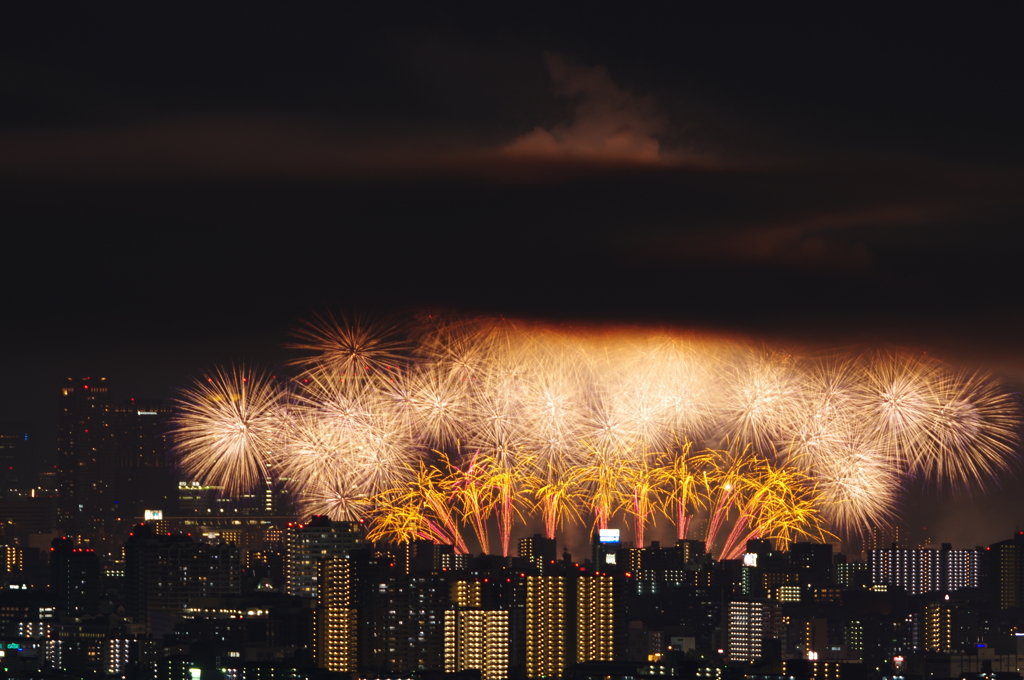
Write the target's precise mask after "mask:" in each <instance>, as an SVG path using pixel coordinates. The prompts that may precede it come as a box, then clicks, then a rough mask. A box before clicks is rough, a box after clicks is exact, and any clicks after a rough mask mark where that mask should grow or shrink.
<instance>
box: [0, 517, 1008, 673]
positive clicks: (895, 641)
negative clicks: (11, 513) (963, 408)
mask: <svg viewBox="0 0 1024 680" xmlns="http://www.w3.org/2000/svg"><path fill="white" fill-rule="evenodd" d="M280 521H281V524H280V525H279V526H277V527H269V528H268V527H263V528H262V529H259V530H256V529H251V530H245V531H241V530H240V531H238V532H235V533H232V532H231V531H228V530H224V531H222V532H221V533H219V534H215V533H213V532H206V533H200V534H191V535H190V534H189V533H187V532H184V533H183V532H180V531H177V530H175V529H174V528H173V527H169V526H163V525H166V524H167V523H168V522H167V520H161V521H159V522H150V523H148V524H141V525H137V526H136V527H134V528H133V530H132V531H131V532H130V535H128V536H126V537H125V538H124V541H123V543H122V546H121V551H122V554H123V561H122V562H120V563H116V564H113V565H112V564H110V563H109V559H108V558H106V557H103V556H102V555H101V554H100V553H98V552H97V551H95V550H93V549H92V548H89V547H83V546H81V545H79V544H77V543H76V542H75V541H74V539H73V538H70V537H68V538H60V539H58V540H55V541H54V542H53V545H52V548H51V549H50V550H49V551H48V553H47V555H48V562H49V569H48V570H47V572H46V575H45V576H44V578H42V579H39V578H36V579H30V578H25V577H26V576H27V574H26V573H25V569H24V568H23V567H21V568H20V571H19V567H18V565H17V562H16V561H15V562H13V563H12V565H11V566H10V567H9V568H8V571H7V573H6V576H5V583H4V584H3V585H4V588H3V590H2V591H0V635H2V636H3V639H2V640H0V644H2V645H3V651H4V656H3V659H4V664H5V666H4V667H6V668H8V669H9V670H8V671H7V673H9V675H8V677H30V676H31V677H69V676H70V677H90V676H97V677H98V676H100V675H105V676H109V677H132V678H164V677H183V678H191V677H224V678H256V677H260V678H263V677H275V678H277V677H282V678H284V677H287V678H320V677H324V678H326V677H352V676H353V675H355V676H357V677H366V678H412V677H419V678H428V677H435V676H436V677H440V675H441V674H444V673H447V674H462V675H461V677H467V678H468V677H479V678H481V680H506V679H509V680H512V679H527V678H594V679H595V680H597V679H599V678H600V679H601V680H607V679H608V678H616V679H619V678H621V679H623V680H625V679H626V678H638V677H685V678H694V679H697V678H739V677H746V678H757V679H760V678H764V679H765V680H769V679H770V680H783V679H785V678H794V679H795V678H808V679H811V678H815V679H817V680H832V679H837V680H844V679H848V678H852V679H854V680H857V679H861V678H863V679H867V678H878V679H879V680H881V678H897V677H902V678H919V679H920V680H933V679H935V678H972V679H973V678H978V679H979V680H983V676H987V679H988V680H993V679H995V680H998V679H999V678H1016V677H1017V676H1016V675H1014V674H1015V673H1019V670H1018V669H1019V668H1020V664H1021V663H1022V662H1024V648H1022V647H1024V645H1022V644H1021V641H1022V640H1024V635H1021V633H1024V619H1022V616H1024V612H1022V609H1021V606H1020V603H1019V600H1014V599H1013V598H1014V597H1016V595H1017V594H1019V592H1020V590H1019V588H1020V583H1021V577H1022V573H1021V572H1022V568H1021V567H1022V561H1021V559H1020V557H1021V549H1022V547H1024V534H1017V535H1015V536H1014V537H1012V538H1011V539H1009V540H1007V541H1003V542H1001V543H997V544H995V545H992V546H989V547H988V548H984V549H977V550H968V551H954V550H953V549H952V548H951V547H950V546H943V547H941V548H939V549H935V550H925V549H921V550H917V551H907V552H906V554H902V553H901V554H898V555H897V554H896V553H894V552H893V550H899V549H898V548H887V549H879V550H876V551H870V552H869V553H868V555H867V560H866V562H865V563H857V562H855V561H852V560H850V559H848V558H847V557H845V556H842V555H837V554H834V553H833V550H832V548H831V546H828V545H824V544H801V543H797V544H794V545H791V546H785V547H782V546H776V545H773V544H772V542H770V541H751V542H750V544H749V545H748V552H747V554H746V555H745V556H744V557H743V559H742V560H737V561H720V562H716V561H714V560H712V559H710V558H709V557H708V556H707V555H706V554H704V552H703V550H702V547H701V546H700V544H699V543H698V542H695V541H686V542H679V543H677V544H673V545H665V546H662V545H660V544H658V543H652V544H651V545H649V546H646V547H643V548H637V547H632V546H629V545H626V544H623V543H619V544H618V545H617V546H616V547H615V552H614V560H613V561H612V560H609V559H607V558H606V557H605V555H609V554H612V553H610V552H608V551H609V550H610V547H608V546H605V547H602V549H601V550H600V551H599V553H600V556H601V559H602V564H601V565H600V566H599V565H595V564H594V563H593V562H591V561H590V560H587V561H586V562H584V563H582V564H581V563H577V562H574V561H572V559H571V557H570V556H568V555H564V554H563V555H561V556H558V557H556V556H555V555H554V554H553V550H552V544H551V543H549V542H547V541H546V540H541V537H534V538H532V539H529V540H524V541H523V542H521V543H520V556H517V557H510V558H503V557H496V556H486V555H485V556H477V557H470V556H465V555H457V554H456V553H455V552H454V550H453V549H452V548H451V546H439V545H435V544H433V543H430V542H426V541H419V542H413V543H412V544H409V545H405V546H384V545H373V544H370V543H368V542H367V541H366V539H365V534H364V532H363V526H362V525H361V524H360V523H348V522H331V521H330V520H328V519H326V518H314V519H313V520H312V521H310V522H307V523H297V522H294V521H291V522H290V523H289V522H288V521H287V520H286V519H283V518H282V519H281V520H280ZM167 529H170V530H167ZM780 548H783V549H780ZM893 560H897V561H898V562H899V563H900V564H901V565H903V566H901V567H900V569H904V570H907V569H909V570H911V571H913V570H917V572H918V573H916V574H910V573H907V572H905V571H903V572H899V573H897V574H895V575H894V572H893V570H892V569H890V570H889V571H888V572H887V571H885V570H884V569H883V568H882V566H880V565H884V564H885V563H886V562H891V561H893ZM858 564H859V565H860V566H859V567H858V568H852V567H853V566H855V565H858ZM943 564H946V565H947V567H948V568H947V567H943V566H942V565H943ZM936 565H938V572H937V574H938V575H936V574H935V569H936ZM956 565H967V566H966V567H965V569H966V572H964V573H962V574H961V573H959V572H957V571H956V570H957V569H959V568H960V567H956ZM954 567H955V568H954ZM851 574H852V575H853V576H852V577H851ZM872 574H875V576H874V577H872ZM880 574H881V575H880ZM957 574H959V575H957ZM838 577H841V579H840V578H838ZM904 578H905V579H910V580H909V581H907V582H906V583H902V584H901V582H900V581H899V579H904ZM929 579H932V580H931V581H929ZM839 580H843V583H840V582H839ZM921 583H935V584H937V587H935V588H918V585H919V584H921ZM908 584H909V585H908ZM914 584H918V585H914ZM961 584H966V585H964V587H958V586H960V585H961ZM915 589H917V591H918V592H913V591H914V590H915ZM10 674H13V675H10ZM217 674H219V675H217Z"/></svg>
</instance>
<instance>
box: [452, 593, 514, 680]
mask: <svg viewBox="0 0 1024 680" xmlns="http://www.w3.org/2000/svg"><path fill="white" fill-rule="evenodd" d="M508 642H509V619H508V612H507V611H503V610H486V609H475V608H470V609H464V608H458V609H450V610H448V611H446V612H445V613H444V670H445V672H446V673H458V672H461V671H465V670H472V669H476V670H479V671H480V676H481V678H482V680H506V678H508V671H509V650H508V647H509V644H508Z"/></svg>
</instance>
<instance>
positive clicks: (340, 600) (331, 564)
mask: <svg viewBox="0 0 1024 680" xmlns="http://www.w3.org/2000/svg"><path fill="white" fill-rule="evenodd" d="M319 566H320V576H319V580H320V582H319V585H320V587H319V597H318V599H319V601H318V603H317V613H316V618H315V622H314V639H315V642H316V661H317V666H319V667H320V668H325V669H327V670H329V671H334V672H338V673H351V672H354V671H355V670H356V665H357V661H358V653H359V648H358V621H357V611H356V609H355V606H354V600H355V583H354V579H355V569H354V567H353V562H352V561H351V560H349V559H348V558H347V557H337V556H335V557H329V558H327V559H325V560H322V561H321V562H320V565H319Z"/></svg>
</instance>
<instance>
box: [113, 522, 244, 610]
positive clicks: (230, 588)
mask: <svg viewBox="0 0 1024 680" xmlns="http://www.w3.org/2000/svg"><path fill="white" fill-rule="evenodd" d="M124 556H125V579H124V582H125V595H126V599H127V609H128V614H129V616H133V617H135V620H136V621H137V622H139V623H146V624H147V625H148V624H149V623H150V621H151V618H152V615H153V614H154V613H156V612H180V611H181V610H182V608H183V607H184V606H185V605H186V604H187V603H188V601H189V600H190V599H193V598H197V597H220V596H224V595H239V594H240V593H241V590H242V557H241V551H240V550H239V549H238V548H237V547H236V546H234V545H230V544H223V543H222V544H220V545H209V544H206V543H196V542H195V540H193V538H192V536H189V535H186V534H163V535H157V534H155V533H154V532H153V530H152V528H151V527H149V526H148V525H145V524H142V525H139V526H136V527H135V530H134V531H132V532H131V535H130V536H129V538H128V540H127V541H126V542H125V544H124Z"/></svg>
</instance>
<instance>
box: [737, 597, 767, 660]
mask: <svg viewBox="0 0 1024 680" xmlns="http://www.w3.org/2000/svg"><path fill="white" fill-rule="evenodd" d="M724 613H725V625H724V628H725V631H724V632H725V655H726V660H727V661H728V662H729V663H745V662H749V661H756V660H757V659H758V658H760V656H761V653H762V645H763V642H764V640H765V638H768V637H771V635H772V633H773V629H774V625H773V624H774V620H773V617H774V616H775V609H774V606H773V605H772V604H771V603H768V602H759V601H756V600H741V601H734V602H730V603H729V604H728V606H727V607H726V610H725V612H724Z"/></svg>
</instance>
